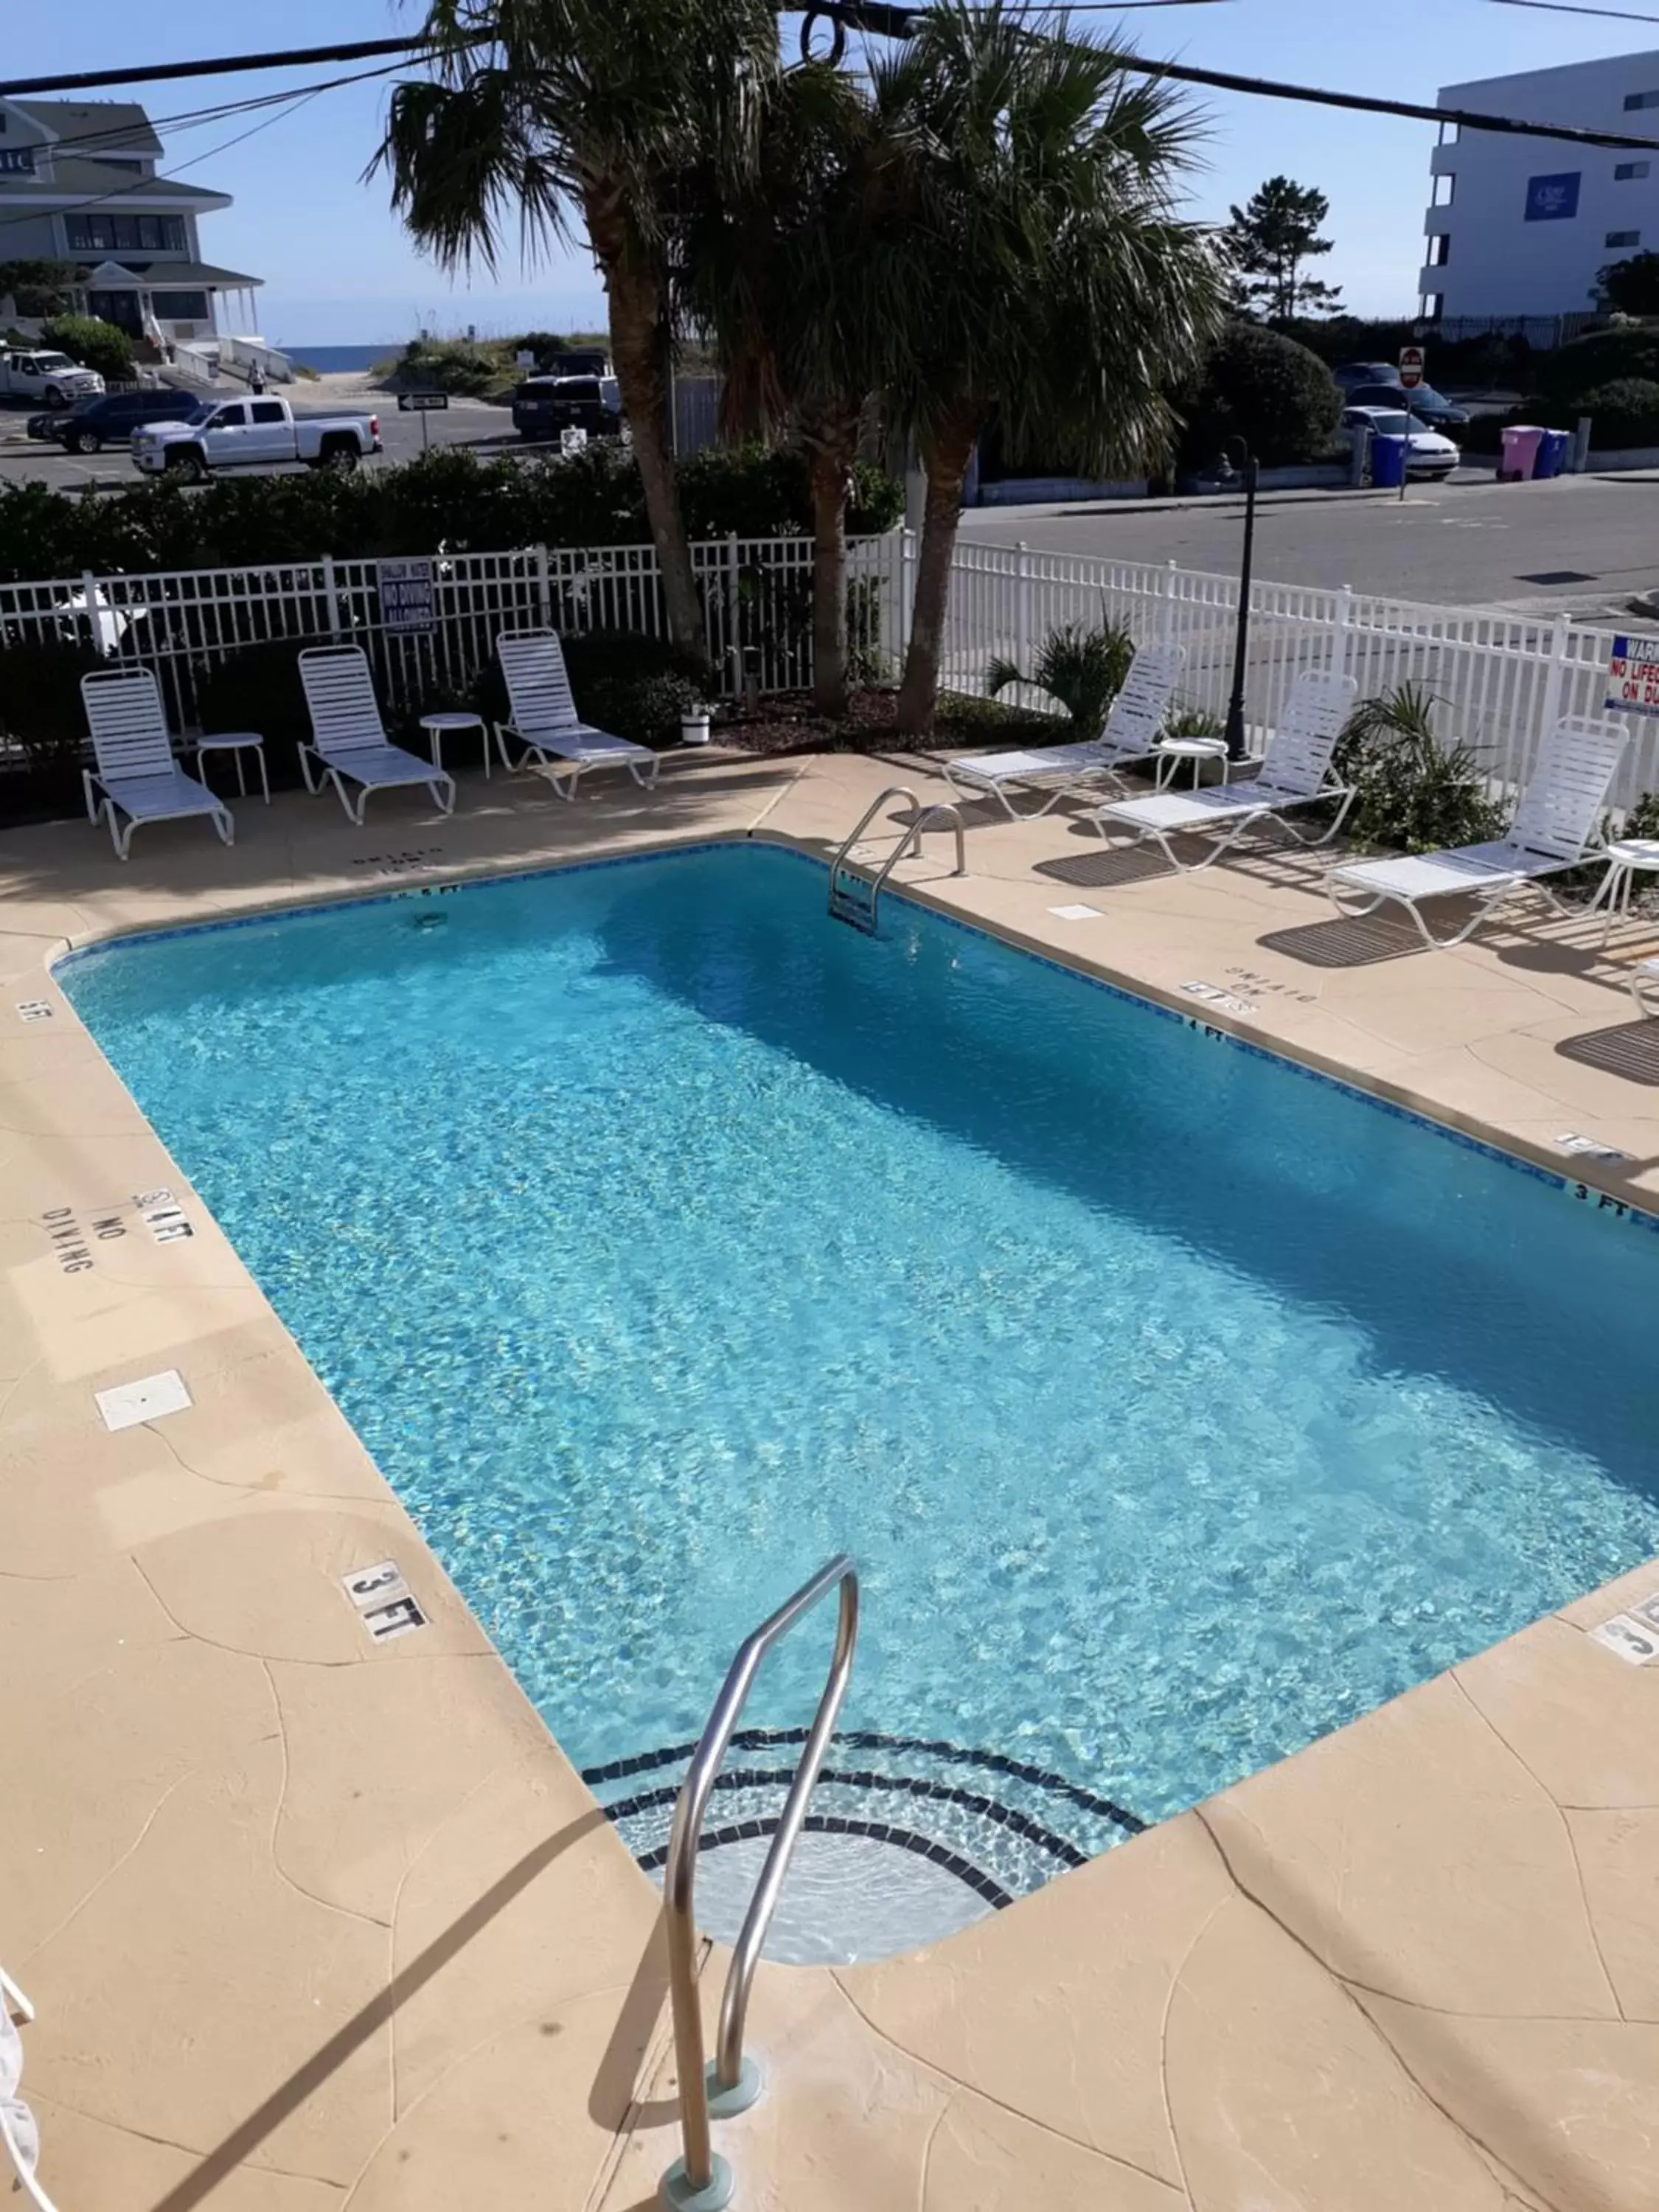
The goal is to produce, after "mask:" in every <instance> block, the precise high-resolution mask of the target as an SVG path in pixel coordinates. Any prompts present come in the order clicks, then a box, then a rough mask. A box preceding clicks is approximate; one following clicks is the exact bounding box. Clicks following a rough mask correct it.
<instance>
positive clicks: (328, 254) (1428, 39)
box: [0, 0, 1659, 347]
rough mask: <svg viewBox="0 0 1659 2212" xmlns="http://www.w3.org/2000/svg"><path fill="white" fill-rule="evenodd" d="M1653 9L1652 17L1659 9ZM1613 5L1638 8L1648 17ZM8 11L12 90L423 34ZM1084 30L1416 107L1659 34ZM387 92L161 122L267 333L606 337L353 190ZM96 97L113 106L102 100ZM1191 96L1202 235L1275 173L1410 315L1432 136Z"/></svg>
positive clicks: (372, 4) (272, 83) (171, 87)
mask: <svg viewBox="0 0 1659 2212" xmlns="http://www.w3.org/2000/svg"><path fill="white" fill-rule="evenodd" d="M1646 3H1647V4H1648V5H1649V6H1650V7H1651V8H1652V9H1653V12H1654V13H1655V14H1656V15H1659V0H1646ZM1608 4H1613V0H1608ZM1617 4H1620V5H1625V6H1630V7H1632V8H1634V9H1640V8H1641V7H1642V6H1643V4H1644V0H1617ZM6 15H7V17H8V21H7V23H6V27H5V32H4V35H3V37H0V77H4V78H11V77H15V76H40V75H45V74H46V73H47V72H49V71H57V70H64V71H69V70H76V69H83V68H88V67H95V68H100V69H102V68H114V67H117V66H118V65H120V64H124V63H126V62H131V63H134V64H137V63H141V62H167V61H180V60H187V59H191V58H196V57H198V56H202V55H212V54H222V53H228V52H256V51H260V50H264V49H269V48H270V47H272V46H277V45H282V46H322V45H325V44H331V43H335V42H344V41H349V40H356V39H373V38H386V37H391V36H395V35H396V34H398V33H399V32H408V33H411V34H412V33H413V32H414V30H415V29H416V28H417V27H418V25H419V22H420V21H421V16H422V10H421V9H420V7H419V6H418V4H414V5H410V6H407V7H399V6H397V5H395V4H391V0H286V4H285V5H284V6H283V8H282V9H280V10H278V11H277V12H276V14H274V15H273V14H271V13H270V12H261V13H260V14H259V15H246V16H238V15H236V14H235V13H234V10H232V9H226V8H225V7H224V6H223V4H222V0H168V4H167V7H166V8H164V9H133V8H132V7H131V5H130V4H128V0H77V4H76V6H75V7H74V8H73V9H65V10H64V12H63V13H62V14H59V13H58V10H56V9H48V8H24V7H21V6H16V5H14V6H10V7H8V8H7V9H6ZM1079 21H1080V22H1083V21H1086V22H1087V23H1089V24H1091V25H1092V26H1093V27H1095V28H1096V30H1097V33H1099V34H1101V35H1103V36H1106V35H1109V33H1111V31H1112V30H1113V28H1114V26H1115V25H1121V26H1122V27H1124V28H1126V29H1127V30H1128V32H1129V33H1130V34H1131V36H1132V38H1133V41H1134V42H1135V43H1136V44H1137V45H1139V47H1140V49H1141V51H1142V52H1145V53H1147V54H1157V55H1159V56H1163V57H1165V58H1173V59H1177V60H1184V61H1189V62H1194V63H1199V64H1204V65H1206V66H1209V67H1211V68H1215V69H1220V70H1234V71H1239V72H1248V73H1249V74H1251V75H1255V76H1276V77H1281V78H1287V79H1291V80H1295V81H1297V82H1302V83H1312V84H1317V85H1322V86H1328V87H1331V88H1336V89H1340V90H1344V91H1355V92H1364V93H1369V94H1385V95H1388V96H1390V97H1393V98H1395V99H1401V100H1421V101H1432V100H1433V99H1434V96H1435V94H1436V93H1437V90H1438V89H1439V88H1440V87H1441V86H1442V85H1443V84H1456V83H1461V82H1467V81H1468V80H1469V79H1470V78H1474V77H1481V76H1499V75H1503V74H1505V73H1510V72H1513V71H1516V70H1526V69H1542V68H1547V67H1549V66H1551V65H1553V64H1560V63H1564V62H1572V61H1587V60H1589V59H1592V58H1595V57H1597V56H1601V55H1608V54H1619V53H1625V52H1643V51H1654V50H1659V22H1656V23H1655V24H1654V25H1653V26H1652V27H1647V26H1644V25H1643V24H1641V23H1620V22H1611V21H1597V20H1596V19H1595V18H1594V17H1589V16H1583V17H1580V16H1571V15H1547V14H1541V13H1534V12H1532V11H1530V10H1523V9H1518V8H1511V7H1506V6H1502V5H1498V4H1495V0H1393V4H1391V5H1389V7H1387V8H1386V9H1384V8H1376V7H1363V6H1362V7H1346V8H1342V7H1338V6H1334V5H1333V4H1332V0H1225V4H1221V5H1209V6H1200V5H1194V4H1189V5H1185V6H1177V7H1170V8H1159V9H1146V10H1144V11H1136V12H1134V13H1133V14H1127V15H1123V16H1121V17H1114V16H1113V15H1110V14H1108V13H1093V12H1091V13H1090V14H1089V15H1087V16H1085V17H1082V18H1079ZM796 29H797V25H796V23H795V22H794V21H793V20H792V21H788V22H787V24H786V27H785V31H786V37H787V39H788V40H790V41H791V42H792V44H793V39H794V36H795V33H796ZM349 66H356V67H365V68H366V67H368V66H370V64H356V65H342V68H341V69H339V70H311V71H308V72H307V71H295V72H292V73H278V72H274V71H270V72H265V73H263V74H262V75H260V76H257V77H255V76H234V77H225V76H221V77H210V78H202V79H197V80H192V81H190V82H185V83H183V84H160V85H150V86H135V87H133V88H132V90H131V97H132V98H134V99H138V100H143V102H144V103H145V105H146V106H148V108H149V112H150V114H151V115H152V116H153V117H154V118H156V120H157V122H158V124H161V118H165V117H167V116H169V115H174V114H179V113H181V112H184V111H186V110H191V109H196V108H201V107H205V106H210V105H213V104H215V103H216V102H217V101H220V100H236V99H241V98H245V97H246V96H247V95H248V94H249V93H250V92H251V91H254V90H258V91H262V92H263V91H266V90H275V89H276V88H279V87H285V86H287V85H289V84H293V85H295V86H296V87H297V86H298V85H301V84H302V83H304V82H310V81H314V80H315V79H316V78H317V77H318V76H327V75H331V74H341V73H343V69H344V68H345V67H349ZM392 82H394V80H392V79H390V78H388V79H386V80H383V81H381V82H376V83H368V84H361V85H354V86H349V87H345V88H341V89H339V90H337V91H333V92H325V93H324V94H321V95H320V96H319V97H318V98H317V99H315V100H311V101H309V102H308V103H307V105H306V106H302V107H301V108H299V109H298V110H297V111H295V112H290V113H286V114H283V116H282V117H281V118H280V119H278V120H276V121H275V122H272V123H271V124H270V126H269V127H268V128H264V129H261V130H259V131H257V133H256V134H255V135H253V136H252V137H247V138H246V139H245V140H244V141H243V143H240V144H239V145H234V146H231V145H223V142H224V141H226V140H227V139H228V138H230V137H233V136H234V135H235V134H237V133H240V132H242V131H248V130H249V129H250V128H251V126H252V125H254V124H256V123H258V122H260V121H261V119H262V118H260V117H259V116H248V117H243V118H229V119H227V120H222V121H221V122H218V123H215V124H208V125H198V126H196V127H192V128H189V129H185V128H179V129H176V130H168V129H167V128H166V127H165V125H163V126H162V130H161V135H162V137H163V139H164V140H165V141H166V143H167V162H166V167H167V171H168V172H169V173H173V174H179V175H182V176H185V177H187V178H188V179H191V181H192V182H194V183H197V184H202V185H211V186H213V187H215V188H216V189H218V190H221V191H228V192H230V193H232V194H233V195H234V198H235V203H236V204H235V205H234V207H233V208H230V209H228V210H224V211H223V212H222V213H219V214H216V215H211V216H207V217H206V218H204V222H203V224H202V246H203V251H204V255H205V257H206V258H207V259H208V260H210V261H212V262H215V263H217V264H220V265H221V266H223V267H228V268H232V269H237V270H246V271H248V272H249V273H250V274H252V275H257V276H263V277H264V290H263V291H262V292H261V293H259V294H258V295H256V297H257V300H258V310H257V319H258V325H259V327H260V329H261V331H262V333H263V335H264V337H266V338H267V339H269V340H270V341H271V342H273V343H277V344H287V345H291V346H300V347H303V346H305V345H307V344H310V345H342V344H364V345H368V344H379V343H392V342H401V341H402V340H404V338H407V337H411V336H412V335H413V334H414V332H415V331H416V330H417V329H419V328H420V327H422V325H424V326H426V327H429V328H436V329H439V330H441V331H446V332H454V331H464V330H465V328H466V327H467V326H468V325H476V327H477V331H478V332H479V334H480V335H481V336H507V335H509V334H510V333H512V332H513V331H518V330H522V329H526V328H530V329H540V330H568V329H572V328H577V327H580V328H584V329H593V328H596V327H602V326H603V320H604V301H603V295H602V293H601V290H600V288H599V283H598V281H597V279H596V277H595V276H594V273H593V270H592V264H591V262H590V261H589V259H588V258H587V257H586V253H585V252H582V251H581V250H580V248H576V249H573V250H571V251H569V252H556V253H555V254H554V255H553V256H552V257H551V258H549V259H547V260H544V262H543V263H541V264H539V265H538V266H536V267H533V268H531V269H529V270H526V269H525V268H524V267H522V266H521V264H520V259H519V256H518V252H517V248H516V243H512V244H509V246H508V247H507V252H505V254H504V255H503V257H502V261H501V268H500V270H499V272H498V275H497V276H496V277H495V278H491V277H490V276H489V275H488V273H487V272H483V271H479V272H477V273H476V274H475V275H474V276H473V277H472V279H471V283H468V282H467V281H465V279H463V280H461V281H459V282H455V283H452V282H451V280H449V279H448V278H447V277H446V276H443V275H441V273H440V272H439V271H438V270H436V269H435V268H434V266H433V265H432V264H431V263H430V262H429V261H428V260H426V259H425V258H422V255H420V254H419V253H418V252H416V250H415V248H414V247H413V246H411V245H410V242H409V240H407V239H406V237H405V236H404V233H403V231H402V228H401V227H400V226H399V224H398V221H397V219H396V217H395V216H393V215H392V212H391V210H390V208H389V206H388V204H387V196H386V184H385V180H384V179H379V178H377V179H372V180H371V181H369V182H368V183H364V182H363V181H362V171H363V169H364V167H365V166H366V165H367V163H368V161H369V159H370V157H371V156H372V155H373V154H374V149H375V147H376V146H377V144H378V143H379V141H380V131H381V125H382V118H383V115H384V110H385V103H386V92H387V88H388V86H389V85H390V84H391V83H392ZM103 96H105V97H108V98H111V99H118V98H120V97H122V96H123V94H122V91H121V89H120V88H111V90H110V91H109V92H108V93H107V94H105V95H103ZM1195 97H1197V98H1198V99H1199V100H1200V103H1201V105H1202V106H1203V107H1204V108H1205V110H1206V112H1207V117H1208V123H1209V136H1208V139H1207V143H1206V148H1205V167H1204V168H1203V169H1202V170H1201V171H1200V173H1198V174H1197V175H1195V177H1194V179H1193V188H1192V190H1193V206H1194V212H1195V213H1196V214H1197V215H1198V216H1200V218H1201V219H1204V220H1217V221H1224V222H1225V219H1226V215H1227V210H1228V207H1229V204H1231V203H1232V202H1235V201H1240V200H1243V199H1244V198H1246V197H1248V196H1249V193H1250V192H1251V191H1253V190H1254V189H1255V186H1256V185H1259V184H1260V183H1261V181H1262V179H1264V178H1267V177H1269V176H1272V175H1275V174H1287V175H1289V176H1291V177H1292V178H1294V179H1296V180H1297V182H1298V183H1300V184H1305V185H1315V186H1316V187H1317V188H1318V189H1319V190H1320V191H1322V192H1324V193H1325V194H1326V196H1327V197H1328V199H1329V201H1330V207H1331V211H1330V216H1329V220H1328V223H1327V225H1326V233H1327V235H1328V236H1329V237H1330V238H1332V239H1333V240H1334V252H1332V253H1331V254H1330V255H1329V256H1328V257H1327V258H1326V260H1325V261H1324V263H1323V264H1322V267H1321V269H1320V270H1319V274H1320V275H1321V276H1324V277H1325V278H1327V279H1328V281H1330V282H1332V283H1337V284H1340V286H1341V287H1342V289H1343V295H1344V303H1345V305H1346V306H1347V307H1350V308H1352V310H1353V311H1354V312H1355V313H1361V314H1379V315H1382V314H1401V313H1412V312H1413V311H1414V309H1415V306H1416V301H1417V273H1418V270H1419V267H1420V265H1421V262H1422V249H1423V215H1424V210H1425V208H1426V206H1427V204H1428V199H1429V181H1428V167H1429V151H1430V148H1431V145H1432V144H1433V143H1434V138H1435V128H1434V126H1433V125H1431V124H1422V123H1407V122H1404V121H1400V120H1397V119H1394V118H1383V117H1365V116H1358V115H1353V114H1345V113H1340V112H1336V111H1334V110H1329V109H1318V108H1310V107H1307V106H1301V105H1299V104H1297V105H1293V104H1290V103H1287V102H1285V101H1280V100H1260V99H1247V98H1244V97H1243V96H1242V95H1238V94H1227V93H1214V94H1212V93H1204V94H1197V95H1195ZM1656 135H1659V133H1656ZM222 145H223V150H222V152H214V151H212V149H215V148H218V147H220V146H222Z"/></svg>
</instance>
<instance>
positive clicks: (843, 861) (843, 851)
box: [829, 783, 968, 937]
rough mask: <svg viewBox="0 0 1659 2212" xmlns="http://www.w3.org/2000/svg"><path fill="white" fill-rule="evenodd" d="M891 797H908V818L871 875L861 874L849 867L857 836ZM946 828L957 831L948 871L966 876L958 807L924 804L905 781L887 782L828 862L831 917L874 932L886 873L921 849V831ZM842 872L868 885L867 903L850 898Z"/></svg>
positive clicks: (966, 868)
mask: <svg viewBox="0 0 1659 2212" xmlns="http://www.w3.org/2000/svg"><path fill="white" fill-rule="evenodd" d="M889 799H905V800H908V804H909V808H910V819H909V821H908V823H906V824H905V826H904V828H903V829H902V831H901V832H900V836H899V840H898V842H897V843H896V845H895V846H894V848H893V849H892V851H891V852H890V854H888V855H887V858H886V859H885V860H884V861H883V862H882V865H881V866H880V868H879V869H878V871H877V872H876V874H875V876H874V877H873V878H866V877H863V876H860V875H859V874H857V872H855V871H853V870H851V869H849V868H848V860H849V857H850V855H851V854H852V853H853V850H854V848H855V847H856V845H857V844H858V842H859V840H860V837H862V836H863V835H864V833H865V831H866V829H868V828H869V826H870V824H871V823H872V821H874V819H875V817H876V816H877V815H878V813H879V812H880V811H881V810H882V808H883V807H884V805H886V804H887V802H888V800H889ZM947 828H948V829H953V830H954V831H955V832H956V841H957V864H956V866H955V867H954V868H953V869H952V870H951V874H952V875H955V876H965V875H966V874H967V872H968V848H967V844H966V842H965V840H964V838H963V829H962V814H961V811H960V810H959V809H958V808H957V807H956V806H954V805H951V804H950V802H949V801H948V800H947V801H937V800H936V801H935V802H933V804H932V805H927V806H923V805H921V802H920V800H919V799H917V797H916V794H915V792H914V791H912V790H911V788H910V787H909V785H908V784H907V783H890V784H889V785H888V786H887V787H886V789H885V790H884V791H879V792H878V793H876V796H875V797H874V798H873V799H872V800H871V801H870V804H869V805H868V806H866V808H865V810H864V811H863V813H862V814H860V817H859V818H858V820H857V821H856V822H855V823H854V824H853V827H852V828H851V829H849V830H848V833H847V835H846V836H845V837H844V838H842V842H841V847H840V849H839V850H838V851H837V853H836V857H835V859H834V860H832V861H831V862H830V863H829V915H830V918H831V920H832V921H847V922H851V924H852V925H853V927H854V928H855V929H860V930H862V931H863V932H864V933H865V934H866V936H869V937H873V936H874V935H875V933H876V925H877V922H878V920H879V918H880V911H881V895H882V892H883V890H884V889H885V888H886V884H887V878H889V876H890V875H891V874H892V872H893V871H894V869H895V868H896V867H897V866H898V864H899V862H900V861H901V860H904V859H905V858H906V857H907V856H908V854H912V853H918V854H919V853H920V852H921V836H922V832H923V830H924V829H947ZM843 873H848V874H850V875H851V876H852V878H853V880H854V882H856V883H866V882H867V883H868V884H869V886H870V895H869V900H868V902H867V904H866V903H862V902H860V901H858V900H856V899H854V898H851V897H849V896H848V893H847V892H846V891H844V890H842V875H843Z"/></svg>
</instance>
